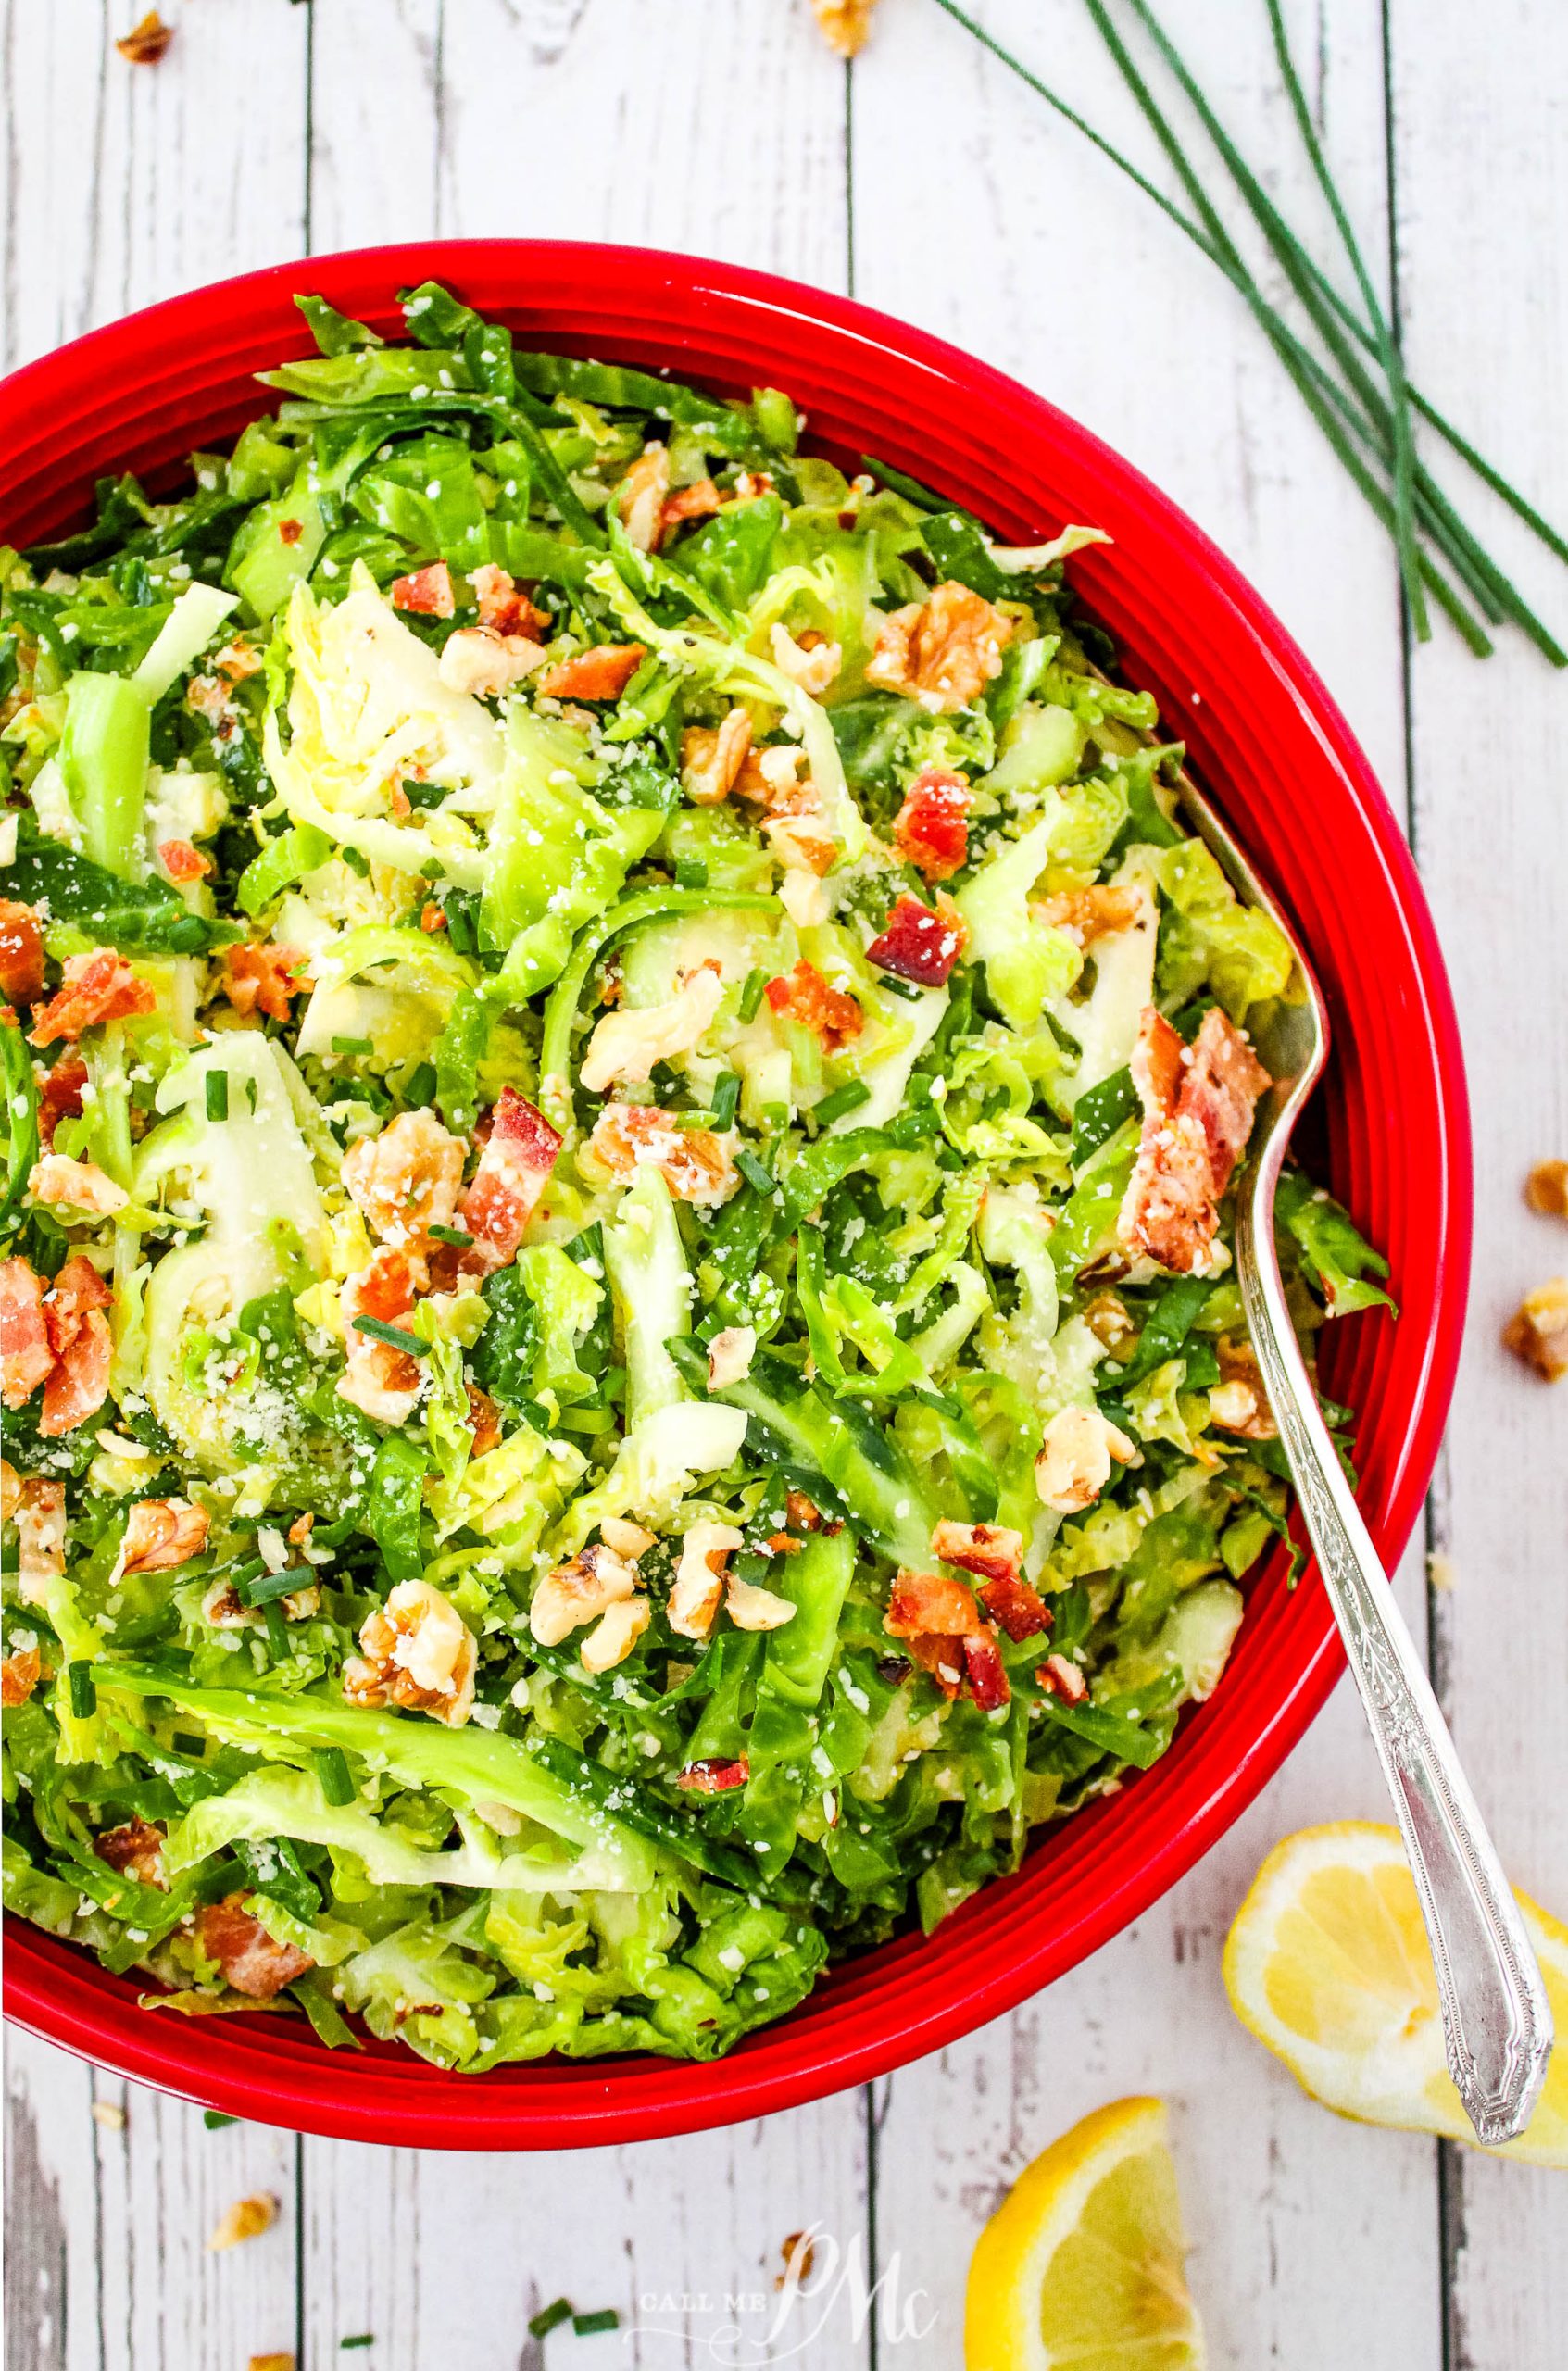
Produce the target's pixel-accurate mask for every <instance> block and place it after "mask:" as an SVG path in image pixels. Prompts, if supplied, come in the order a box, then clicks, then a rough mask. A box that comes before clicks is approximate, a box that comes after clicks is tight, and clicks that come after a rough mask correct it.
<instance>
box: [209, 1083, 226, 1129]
mask: <svg viewBox="0 0 1568 2371" xmlns="http://www.w3.org/2000/svg"><path fill="white" fill-rule="evenodd" d="M228 1116H229V1073H228V1072H227V1071H208V1073H207V1118H208V1119H209V1120H226V1119H227V1118H228Z"/></svg>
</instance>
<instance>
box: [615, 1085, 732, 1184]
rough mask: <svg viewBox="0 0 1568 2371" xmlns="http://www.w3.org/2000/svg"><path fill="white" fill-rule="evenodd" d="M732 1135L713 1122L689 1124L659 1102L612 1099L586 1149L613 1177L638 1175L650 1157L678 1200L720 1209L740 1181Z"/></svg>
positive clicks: (650, 1160)
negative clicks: (717, 1132) (713, 1126)
mask: <svg viewBox="0 0 1568 2371" xmlns="http://www.w3.org/2000/svg"><path fill="white" fill-rule="evenodd" d="M732 1141H733V1140H732V1139H731V1138H730V1137H729V1136H726V1135H715V1133H714V1131H713V1130H712V1129H711V1128H683V1127H681V1126H680V1125H679V1124H678V1123H677V1122H676V1120H675V1119H674V1117H673V1115H672V1114H671V1112H668V1111H663V1110H660V1109H659V1106H658V1105H657V1104H654V1103H608V1104H607V1105H606V1106H605V1108H604V1110H602V1111H601V1112H600V1113H599V1116H598V1118H597V1119H596V1121H595V1123H594V1131H593V1134H592V1135H591V1136H590V1137H589V1139H588V1142H587V1145H586V1146H585V1147H584V1148H583V1151H584V1152H585V1154H586V1155H587V1156H588V1157H589V1158H590V1160H592V1161H594V1162H596V1163H597V1164H598V1166H599V1168H600V1169H601V1170H605V1171H608V1173H609V1174H610V1176H612V1177H620V1178H631V1177H634V1176H635V1174H636V1173H637V1169H638V1167H639V1165H640V1164H641V1163H642V1162H644V1161H647V1162H649V1163H650V1164H651V1165H652V1167H653V1168H655V1169H657V1170H658V1171H659V1175H660V1176H661V1177H662V1178H663V1180H664V1182H665V1184H666V1185H667V1186H669V1188H670V1191H671V1194H673V1196H674V1197H675V1199H676V1200H677V1201H678V1202H691V1203H694V1204H695V1205H696V1207H697V1208H698V1209H699V1210H715V1209H717V1207H718V1205H719V1204H720V1203H721V1202H727V1201H728V1200H729V1198H730V1197H731V1195H732V1194H733V1193H734V1191H735V1189H736V1187H737V1186H739V1184H740V1172H739V1171H738V1170H737V1169H736V1167H735V1164H734V1154H733V1152H732V1149H731V1146H732Z"/></svg>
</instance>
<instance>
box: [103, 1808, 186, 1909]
mask: <svg viewBox="0 0 1568 2371" xmlns="http://www.w3.org/2000/svg"><path fill="white" fill-rule="evenodd" d="M163 1845H164V1831H163V1829H162V1828H161V1827H158V1826H156V1825H154V1824H153V1822H151V1821H150V1820H144V1819H132V1820H127V1822H126V1824H125V1825H124V1826H123V1827H106V1828H105V1829H104V1831H103V1833H102V1834H101V1835H99V1836H95V1837H94V1838H93V1850H94V1853H95V1854H96V1856H97V1858H98V1859H99V1860H100V1861H102V1862H104V1863H107V1866H108V1867H109V1868H111V1869H113V1870H115V1871H116V1872H117V1874H118V1875H122V1876H123V1875H130V1876H132V1877H134V1878H135V1880H136V1882H137V1884H138V1885H143V1886H157V1887H158V1888H159V1889H160V1890H161V1891H163V1892H165V1893H167V1892H168V1890H169V1886H168V1880H167V1879H166V1878H165V1876H164V1874H163Z"/></svg>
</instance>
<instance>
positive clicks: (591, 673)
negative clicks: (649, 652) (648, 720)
mask: <svg viewBox="0 0 1568 2371" xmlns="http://www.w3.org/2000/svg"><path fill="white" fill-rule="evenodd" d="M645 657H646V653H645V651H644V649H643V646H642V644H641V643H640V642H601V643H596V644H595V645H594V646H593V648H592V649H589V650H580V651H578V652H577V654H576V656H575V657H574V658H571V659H560V660H559V661H558V663H557V664H556V665H555V666H554V667H547V668H546V670H545V672H544V673H543V674H542V675H541V676H540V678H539V695H540V697H541V698H542V699H547V700H618V699H619V698H620V697H621V693H622V692H623V691H624V690H625V689H626V686H627V684H629V683H630V682H631V680H632V678H633V675H634V674H635V673H636V671H637V670H638V668H639V667H640V666H641V665H642V663H643V659H644V658H645Z"/></svg>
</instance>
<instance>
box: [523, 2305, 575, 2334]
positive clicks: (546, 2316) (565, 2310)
mask: <svg viewBox="0 0 1568 2371" xmlns="http://www.w3.org/2000/svg"><path fill="white" fill-rule="evenodd" d="M571 2318H572V2314H571V2299H570V2298H567V2297H558V2298H557V2299H556V2302H555V2303H554V2304H553V2305H545V2306H542V2307H541V2308H540V2310H539V2312H538V2313H536V2314H535V2315H533V2319H532V2320H531V2321H530V2323H529V2325H528V2335H529V2337H530V2338H548V2337H549V2335H550V2332H551V2331H552V2330H558V2329H559V2327H560V2326H561V2324H562V2322H570V2321H571Z"/></svg>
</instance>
